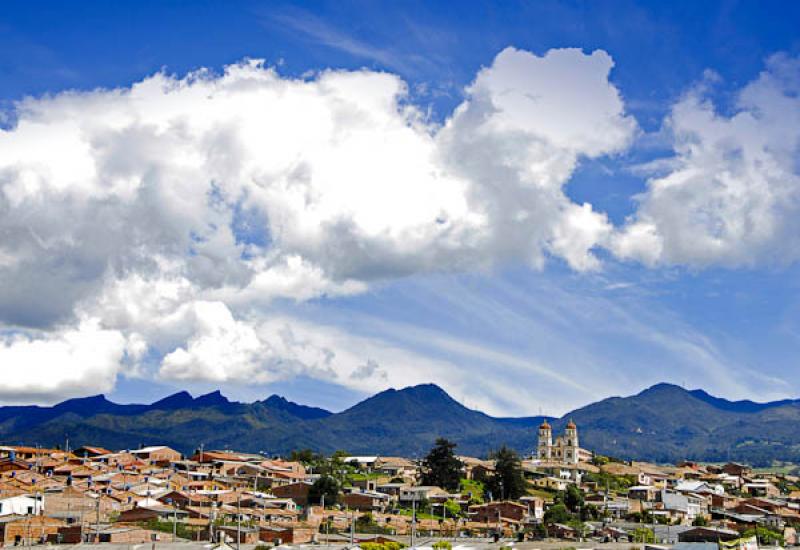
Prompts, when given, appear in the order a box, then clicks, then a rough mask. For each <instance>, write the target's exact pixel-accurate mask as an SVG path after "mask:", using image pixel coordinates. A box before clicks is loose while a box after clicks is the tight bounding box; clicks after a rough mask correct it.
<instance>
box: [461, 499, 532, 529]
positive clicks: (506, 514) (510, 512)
mask: <svg viewBox="0 0 800 550" xmlns="http://www.w3.org/2000/svg"><path fill="white" fill-rule="evenodd" d="M469 513H470V515H471V516H472V518H471V519H472V521H477V522H481V523H492V522H497V521H498V520H504V519H506V520H508V519H510V520H514V521H522V520H523V519H525V517H526V516H527V515H528V507H527V506H526V505H524V504H520V503H518V502H511V501H507V500H504V501H495V502H487V503H486V504H475V505H473V506H470V507H469Z"/></svg>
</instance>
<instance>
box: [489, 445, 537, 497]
mask: <svg viewBox="0 0 800 550" xmlns="http://www.w3.org/2000/svg"><path fill="white" fill-rule="evenodd" d="M487 487H488V489H489V491H491V493H492V497H493V498H495V499H518V498H519V497H521V496H523V495H524V494H526V493H527V492H528V483H527V482H526V481H525V476H524V475H523V473H522V462H521V461H520V458H519V455H518V454H517V452H516V451H514V450H513V449H510V448H508V447H506V446H505V445H503V446H502V447H501V448H500V450H499V451H497V453H496V455H495V466H494V475H493V476H491V477H490V478H489V480H488V483H487Z"/></svg>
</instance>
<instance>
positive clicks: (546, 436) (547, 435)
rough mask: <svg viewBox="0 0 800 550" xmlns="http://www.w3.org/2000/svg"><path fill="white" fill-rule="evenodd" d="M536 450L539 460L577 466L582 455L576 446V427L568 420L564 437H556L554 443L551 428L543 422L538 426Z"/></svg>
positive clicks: (578, 446) (577, 445)
mask: <svg viewBox="0 0 800 550" xmlns="http://www.w3.org/2000/svg"><path fill="white" fill-rule="evenodd" d="M536 449H537V452H536V456H537V458H538V459H539V460H543V461H548V462H561V463H563V464H577V463H578V462H579V461H580V458H581V455H582V454H583V453H582V452H581V448H580V445H579V444H578V427H577V426H576V425H575V423H574V422H573V421H572V420H570V421H569V423H568V424H567V427H566V429H565V430H564V435H559V436H557V437H556V438H555V441H554V440H553V428H552V427H551V426H550V424H549V423H548V422H547V420H545V421H544V422H542V425H541V426H539V444H538V445H537V448H536Z"/></svg>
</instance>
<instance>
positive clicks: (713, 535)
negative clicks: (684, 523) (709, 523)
mask: <svg viewBox="0 0 800 550" xmlns="http://www.w3.org/2000/svg"><path fill="white" fill-rule="evenodd" d="M740 536H741V535H740V534H739V532H738V531H733V530H732V529H725V528H722V527H694V528H692V529H687V530H686V531H684V532H682V533H680V534H679V535H678V540H679V541H680V542H727V541H731V540H735V539H738V538H739V537H740Z"/></svg>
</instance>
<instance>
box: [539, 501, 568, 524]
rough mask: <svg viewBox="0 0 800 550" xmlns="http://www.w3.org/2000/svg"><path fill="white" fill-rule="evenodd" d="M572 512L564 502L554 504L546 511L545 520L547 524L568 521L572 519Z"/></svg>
mask: <svg viewBox="0 0 800 550" xmlns="http://www.w3.org/2000/svg"><path fill="white" fill-rule="evenodd" d="M572 519H573V518H572V514H570V513H569V510H567V507H566V506H565V505H564V504H561V503H558V504H553V505H552V506H551V507H550V508H548V509H547V510H545V512H544V522H545V523H547V524H552V523H567V522H569V521H572Z"/></svg>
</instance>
